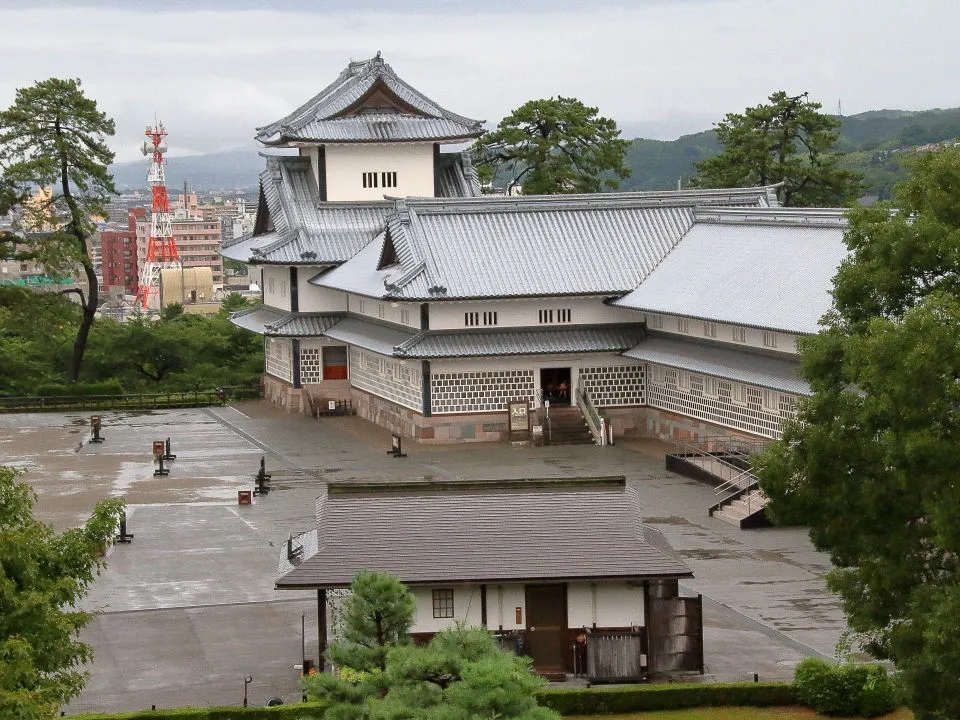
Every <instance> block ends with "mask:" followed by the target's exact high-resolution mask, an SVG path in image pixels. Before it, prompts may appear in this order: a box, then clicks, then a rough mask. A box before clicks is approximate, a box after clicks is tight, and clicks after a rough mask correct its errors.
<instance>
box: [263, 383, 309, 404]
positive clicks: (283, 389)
mask: <svg viewBox="0 0 960 720" xmlns="http://www.w3.org/2000/svg"><path fill="white" fill-rule="evenodd" d="M262 382H263V399H264V400H266V401H268V402H269V403H271V404H272V405H276V406H277V407H282V408H284V409H285V410H287V412H303V411H304V410H303V405H304V398H303V397H302V391H301V390H300V389H298V388H294V387H293V385H292V384H291V383H288V382H287V381H286V380H281V379H280V378H277V377H274V376H273V375H264V376H263V381H262Z"/></svg>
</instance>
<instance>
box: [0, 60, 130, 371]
mask: <svg viewBox="0 0 960 720" xmlns="http://www.w3.org/2000/svg"><path fill="white" fill-rule="evenodd" d="M113 134H114V123H113V120H111V119H109V118H108V117H107V116H106V115H105V114H104V113H102V112H100V111H99V110H98V109H97V103H96V101H95V100H91V99H89V98H87V97H86V96H85V95H84V94H83V91H82V90H81V89H80V81H79V80H60V79H58V78H51V79H49V80H43V81H41V82H37V83H35V84H34V85H33V86H32V87H29V88H22V89H20V90H17V95H16V99H15V101H14V103H13V105H11V106H10V108H9V109H7V110H4V111H2V112H0V175H2V180H0V188H4V189H3V190H0V205H6V204H8V203H9V202H10V201H11V200H17V199H23V198H24V197H25V196H26V195H27V194H28V193H29V192H30V191H31V190H32V189H33V188H36V187H39V188H45V187H49V188H50V194H49V195H46V194H43V193H41V194H40V195H38V196H35V199H33V200H31V201H30V202H23V203H21V205H20V208H21V214H22V216H23V227H22V228H21V229H22V230H24V231H26V232H27V235H26V240H25V241H24V242H25V244H26V245H27V246H28V247H29V249H30V252H31V254H32V255H33V257H35V258H36V260H37V261H38V262H39V263H40V264H41V266H42V267H43V268H44V270H45V272H46V273H47V274H48V275H50V276H51V277H56V278H60V277H72V276H74V275H75V274H77V271H78V270H79V271H80V272H82V273H83V275H84V278H85V280H86V293H84V292H83V291H82V290H79V289H78V290H76V292H77V293H78V294H79V295H80V297H81V302H80V309H81V310H82V312H81V314H80V316H79V321H78V322H77V330H76V337H75V338H74V341H73V350H72V353H71V355H70V358H69V362H68V363H67V367H66V377H67V380H68V381H69V382H76V381H77V380H78V379H79V377H80V368H81V364H82V362H83V356H84V353H85V352H86V348H87V340H88V337H89V334H90V328H91V327H92V326H93V322H94V318H95V316H96V312H97V308H98V307H99V297H98V288H99V283H98V281H97V275H96V272H95V271H94V267H93V259H92V258H91V256H90V245H89V240H90V236H91V234H92V233H93V228H94V226H93V220H92V218H93V216H95V215H105V214H106V213H105V211H104V206H105V204H106V202H107V200H109V198H110V196H111V195H115V194H116V189H115V188H114V186H113V178H112V177H111V176H110V174H109V172H108V170H107V168H108V166H109V165H110V163H111V162H112V161H113V152H112V151H111V150H110V149H109V148H108V147H107V144H106V138H108V137H110V136H111V135H113Z"/></svg>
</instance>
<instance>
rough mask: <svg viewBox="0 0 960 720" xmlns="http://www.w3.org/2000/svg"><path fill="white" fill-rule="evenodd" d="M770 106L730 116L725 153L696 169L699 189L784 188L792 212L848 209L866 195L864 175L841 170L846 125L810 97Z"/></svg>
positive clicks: (720, 129)
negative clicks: (839, 146)
mask: <svg viewBox="0 0 960 720" xmlns="http://www.w3.org/2000/svg"><path fill="white" fill-rule="evenodd" d="M769 100H770V104H769V105H757V106H756V107H749V108H747V109H746V110H744V112H743V113H742V114H740V113H728V114H727V116H726V117H725V119H724V120H722V121H721V122H719V123H717V130H716V132H717V140H719V141H720V144H721V145H723V152H721V153H720V154H719V155H717V156H716V157H713V158H710V159H709V160H704V161H702V162H699V163H696V168H697V171H698V173H699V174H698V175H697V176H696V177H695V178H693V180H692V184H693V185H694V186H696V187H706V188H724V187H749V186H754V185H772V184H776V183H783V185H782V186H781V187H780V189H779V190H778V194H779V197H780V201H781V202H782V203H783V204H784V205H786V206H788V207H793V206H797V207H832V206H841V205H846V204H847V203H849V202H851V201H852V200H855V199H856V198H857V197H858V196H859V195H860V194H861V191H862V186H861V184H860V179H861V178H860V175H859V174H857V173H854V172H851V171H849V170H841V169H838V168H837V163H838V162H839V161H840V158H841V155H840V154H839V153H833V152H830V150H831V148H832V147H833V145H834V143H836V142H837V138H838V133H837V128H839V127H840V120H839V119H837V118H835V117H832V116H830V115H826V114H824V113H821V112H820V103H815V102H811V101H810V100H809V99H808V97H807V93H803V94H802V95H796V96H793V97H791V96H789V95H787V94H786V93H785V92H784V91H782V90H780V91H777V92H775V93H773V94H772V95H771V96H770V98H769Z"/></svg>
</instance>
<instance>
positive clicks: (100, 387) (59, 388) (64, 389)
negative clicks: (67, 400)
mask: <svg viewBox="0 0 960 720" xmlns="http://www.w3.org/2000/svg"><path fill="white" fill-rule="evenodd" d="M37 395H38V396H40V397H77V396H84V397H88V396H91V395H123V386H122V385H121V384H120V381H119V380H117V379H116V378H113V379H111V380H104V381H102V382H90V383H73V384H72V385H57V384H49V385H41V386H40V387H38V388H37Z"/></svg>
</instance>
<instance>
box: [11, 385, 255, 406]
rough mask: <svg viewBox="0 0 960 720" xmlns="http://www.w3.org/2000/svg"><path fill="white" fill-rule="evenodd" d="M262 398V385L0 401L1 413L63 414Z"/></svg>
mask: <svg viewBox="0 0 960 720" xmlns="http://www.w3.org/2000/svg"><path fill="white" fill-rule="evenodd" d="M259 397H260V386H259V385H238V386H233V387H223V388H215V389H213V390H184V391H181V392H165V393H128V394H125V395H75V396H61V397H58V396H52V397H0V413H22V412H63V411H69V410H100V411H104V410H134V411H135V410H162V409H165V408H190V407H207V406H210V405H223V404H224V403H226V402H229V401H231V400H249V399H254V398H259Z"/></svg>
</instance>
